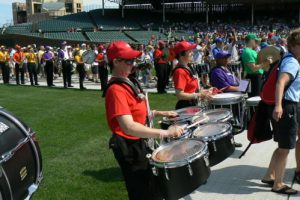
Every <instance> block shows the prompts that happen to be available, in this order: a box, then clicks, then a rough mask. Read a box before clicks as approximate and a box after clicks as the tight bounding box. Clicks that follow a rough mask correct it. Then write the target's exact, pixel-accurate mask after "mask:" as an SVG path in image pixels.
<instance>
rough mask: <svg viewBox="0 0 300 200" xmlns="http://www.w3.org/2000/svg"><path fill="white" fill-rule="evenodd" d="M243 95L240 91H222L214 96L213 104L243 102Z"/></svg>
mask: <svg viewBox="0 0 300 200" xmlns="http://www.w3.org/2000/svg"><path fill="white" fill-rule="evenodd" d="M242 98H243V95H242V94H241V93H238V92H228V93H220V94H216V95H214V96H213V99H212V101H211V104H215V103H216V104H220V105H223V104H224V105H225V104H235V103H238V102H241V101H242Z"/></svg>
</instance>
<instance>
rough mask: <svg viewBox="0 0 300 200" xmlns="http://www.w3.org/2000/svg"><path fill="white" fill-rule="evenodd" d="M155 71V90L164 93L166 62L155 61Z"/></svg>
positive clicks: (166, 73) (166, 77)
mask: <svg viewBox="0 0 300 200" xmlns="http://www.w3.org/2000/svg"><path fill="white" fill-rule="evenodd" d="M155 71H156V76H157V92H158V93H165V89H166V85H167V79H168V78H169V77H168V64H167V63H156V64H155Z"/></svg>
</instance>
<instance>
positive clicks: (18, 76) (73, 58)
mask: <svg viewBox="0 0 300 200" xmlns="http://www.w3.org/2000/svg"><path fill="white" fill-rule="evenodd" d="M87 51H91V52H92V53H93V54H94V58H95V59H94V62H92V63H85V62H84V59H83V55H84V53H85V52H87ZM104 52H105V47H104V46H103V45H98V46H96V45H92V46H90V45H88V44H85V43H82V44H81V45H79V44H78V45H76V46H71V45H68V44H67V42H66V41H63V42H62V43H61V44H60V46H59V47H51V46H47V45H46V46H40V47H37V46H36V45H35V44H31V45H28V46H25V47H21V46H20V45H16V46H14V47H5V46H3V45H2V46H0V71H1V74H2V80H3V83H4V84H10V83H11V82H12V81H15V82H16V84H17V85H20V84H21V85H24V84H25V82H26V81H30V84H31V85H32V86H34V85H35V86H37V85H39V83H38V82H39V79H41V78H45V79H46V81H47V86H48V87H53V86H55V85H54V84H53V80H54V79H55V78H57V76H62V77H63V86H64V88H70V87H73V85H72V75H73V74H74V73H76V72H77V73H78V76H79V85H80V89H86V88H85V87H84V85H83V84H84V80H86V79H87V80H89V81H92V82H95V83H100V82H101V88H105V87H106V84H107V79H108V68H107V62H106V60H105V59H106V57H105V53H104Z"/></svg>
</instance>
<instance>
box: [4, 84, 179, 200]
mask: <svg viewBox="0 0 300 200" xmlns="http://www.w3.org/2000/svg"><path fill="white" fill-rule="evenodd" d="M101 95H102V93H101V92H100V91H80V90H72V89H69V90H63V89H53V88H44V87H26V86H5V85H0V106H2V107H4V108H5V109H7V110H9V111H11V112H12V113H14V114H15V115H16V116H18V117H19V118H21V119H22V120H23V121H24V122H25V123H26V124H27V125H28V126H29V127H31V128H32V129H33V130H34V131H36V133H37V138H38V140H39V145H40V148H41V151H42V157H43V173H44V179H43V181H42V183H41V185H40V188H39V190H38V191H37V192H36V193H35V194H34V196H33V198H32V199H33V200H40V199H47V200H69V199H70V200H77V199H80V200H81V199H87V200H90V199H91V200H94V199H97V200H98V199H99V200H104V199H127V195H126V189H125V186H124V183H123V181H122V176H121V173H120V170H119V168H118V166H117V163H116V161H115V159H114V158H113V154H112V152H111V151H110V150H109V149H108V140H109V137H110V134H111V132H110V130H109V129H108V127H107V124H106V119H105V109H104V99H103V98H102V96H101ZM149 98H150V107H151V108H153V109H156V110H172V109H174V107H175V102H176V98H175V96H174V95H157V94H151V95H150V96H149ZM156 126H158V125H157V124H156Z"/></svg>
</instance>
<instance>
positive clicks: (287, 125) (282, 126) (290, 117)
mask: <svg viewBox="0 0 300 200" xmlns="http://www.w3.org/2000/svg"><path fill="white" fill-rule="evenodd" d="M282 104H283V105H282V109H283V114H282V117H281V119H280V120H279V121H278V122H275V123H273V126H274V141H276V142H278V147H279V148H282V149H294V148H295V145H296V135H297V131H298V122H297V103H295V102H291V101H283V103H282Z"/></svg>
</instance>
